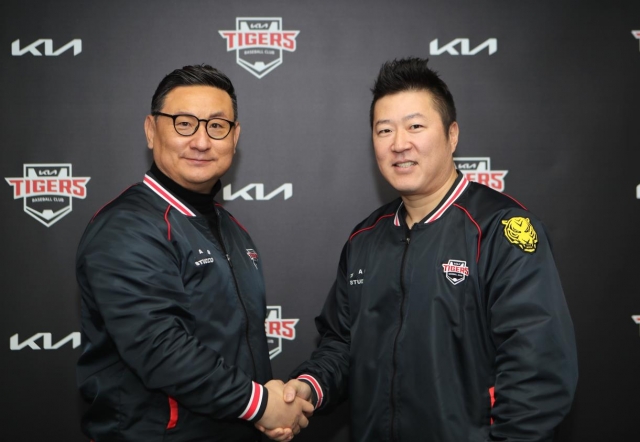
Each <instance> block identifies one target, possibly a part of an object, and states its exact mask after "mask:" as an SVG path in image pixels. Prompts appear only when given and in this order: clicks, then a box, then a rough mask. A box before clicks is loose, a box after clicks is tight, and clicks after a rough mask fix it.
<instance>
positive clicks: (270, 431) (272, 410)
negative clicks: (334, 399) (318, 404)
mask: <svg viewBox="0 0 640 442" xmlns="http://www.w3.org/2000/svg"><path fill="white" fill-rule="evenodd" d="M264 386H265V387H266V388H267V390H268V391H269V398H268V401H267V408H266V410H265V412H264V415H263V416H262V418H261V419H260V420H259V421H258V422H257V423H256V428H258V429H259V430H260V431H262V432H263V433H264V434H266V435H267V436H268V437H269V438H270V439H273V440H276V441H290V440H291V439H293V436H295V435H296V434H298V433H299V432H300V430H301V429H302V428H306V427H307V425H309V419H308V418H309V417H310V416H311V415H312V414H313V405H312V404H311V402H309V400H310V398H311V389H310V388H309V386H308V385H306V384H305V383H304V382H300V381H297V380H295V379H292V380H291V381H289V382H288V383H287V385H286V386H285V384H284V382H282V381H280V380H277V379H273V380H271V381H269V382H267V383H266V384H265V385H264Z"/></svg>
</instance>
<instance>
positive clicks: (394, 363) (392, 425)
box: [389, 230, 411, 441]
mask: <svg viewBox="0 0 640 442" xmlns="http://www.w3.org/2000/svg"><path fill="white" fill-rule="evenodd" d="M410 241H411V230H409V232H408V233H407V238H406V239H405V241H404V243H405V247H404V252H403V253H402V263H401V267H400V288H401V290H402V301H400V326H399V327H398V332H397V333H396V337H395V339H394V341H393V371H392V373H391V394H390V396H389V400H390V402H391V430H390V431H391V433H390V438H389V440H391V441H393V440H395V439H394V437H393V433H394V431H393V430H394V427H395V420H396V406H395V402H394V399H393V393H394V390H395V385H394V384H395V378H396V368H397V366H396V353H397V345H398V336H400V332H401V331H402V325H403V322H404V321H403V318H404V300H405V296H406V293H405V289H404V265H405V264H404V263H405V258H406V257H407V250H408V249H409V242H410Z"/></svg>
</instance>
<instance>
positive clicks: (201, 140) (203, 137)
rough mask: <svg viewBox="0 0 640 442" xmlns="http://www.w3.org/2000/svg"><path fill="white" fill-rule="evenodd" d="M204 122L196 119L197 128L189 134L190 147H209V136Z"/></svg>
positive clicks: (201, 148) (202, 148)
mask: <svg viewBox="0 0 640 442" xmlns="http://www.w3.org/2000/svg"><path fill="white" fill-rule="evenodd" d="M201 123H204V124H201ZM206 124H207V123H206V122H205V121H198V130H196V133H194V134H193V135H191V140H190V141H189V147H191V148H192V149H197V150H207V149H210V148H211V138H209V135H208V134H207V126H206Z"/></svg>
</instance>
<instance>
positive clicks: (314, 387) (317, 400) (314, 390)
mask: <svg viewBox="0 0 640 442" xmlns="http://www.w3.org/2000/svg"><path fill="white" fill-rule="evenodd" d="M297 379H298V380H299V381H302V382H304V383H306V384H309V386H310V387H311V396H312V398H311V401H312V403H314V404H315V405H314V406H315V409H316V410H317V409H318V408H319V407H320V406H321V405H322V399H324V393H323V391H322V387H321V386H320V383H319V382H318V381H317V380H316V378H314V377H313V376H311V375H310V374H301V375H300V376H298V378H297Z"/></svg>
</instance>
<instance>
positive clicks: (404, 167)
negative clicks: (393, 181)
mask: <svg viewBox="0 0 640 442" xmlns="http://www.w3.org/2000/svg"><path fill="white" fill-rule="evenodd" d="M416 164H418V163H416V162H415V161H404V162H402V163H395V164H394V167H400V168H402V169H406V168H407V167H411V166H415V165H416Z"/></svg>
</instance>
